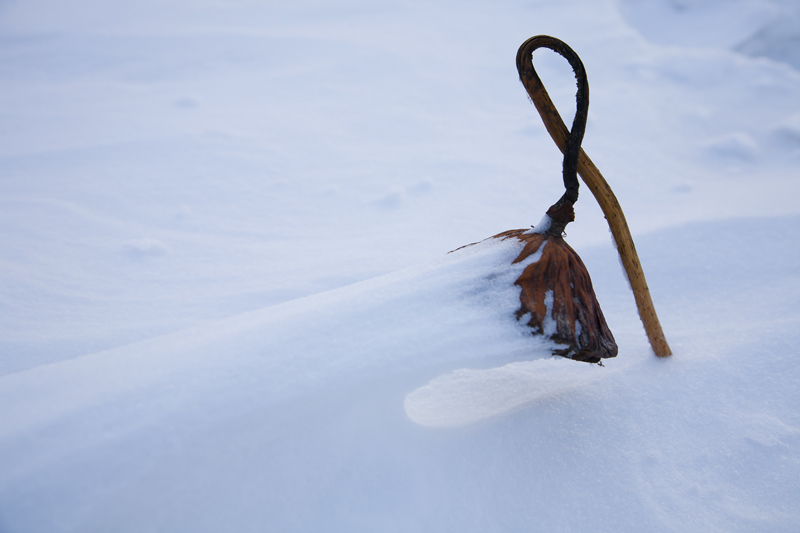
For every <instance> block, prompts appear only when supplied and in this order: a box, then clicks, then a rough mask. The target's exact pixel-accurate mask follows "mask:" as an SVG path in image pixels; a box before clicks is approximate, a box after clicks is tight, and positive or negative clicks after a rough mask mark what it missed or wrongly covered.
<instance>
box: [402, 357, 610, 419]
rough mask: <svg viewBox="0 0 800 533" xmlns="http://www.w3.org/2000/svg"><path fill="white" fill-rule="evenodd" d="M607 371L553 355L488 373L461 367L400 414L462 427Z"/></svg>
mask: <svg viewBox="0 0 800 533" xmlns="http://www.w3.org/2000/svg"><path fill="white" fill-rule="evenodd" d="M609 372H611V370H610V369H609V368H607V367H600V366H598V365H588V364H586V363H579V362H576V361H571V360H569V359H565V358H563V357H558V356H555V357H550V358H548V359H537V360H534V361H523V362H516V363H510V364H507V365H505V366H501V367H497V368H490V369H468V368H463V369H459V370H456V371H454V372H451V373H449V374H444V375H442V376H439V377H437V378H435V379H433V380H431V381H430V382H429V383H428V384H427V385H424V386H422V387H420V388H418V389H417V390H415V391H413V392H411V393H409V394H408V395H407V396H406V399H405V410H406V414H407V415H408V417H409V418H410V419H411V420H413V421H414V422H416V423H417V424H420V425H423V426H430V427H454V426H461V425H464V424H471V423H473V422H477V421H479V420H483V419H485V418H489V417H492V416H496V415H499V414H502V413H505V412H507V411H509V410H511V409H514V408H515V407H519V406H521V405H524V404H527V403H531V402H535V401H537V400H540V399H543V398H547V397H550V396H552V395H555V394H558V393H562V392H565V391H569V390H572V389H575V388H577V387H582V386H585V385H586V384H588V383H590V382H592V381H594V380H596V379H599V378H600V377H603V376H604V375H608V373H609Z"/></svg>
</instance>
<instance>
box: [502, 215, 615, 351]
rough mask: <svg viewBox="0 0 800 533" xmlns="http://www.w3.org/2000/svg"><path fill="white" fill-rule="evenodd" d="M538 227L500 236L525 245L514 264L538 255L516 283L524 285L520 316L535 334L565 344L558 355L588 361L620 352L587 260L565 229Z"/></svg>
mask: <svg viewBox="0 0 800 533" xmlns="http://www.w3.org/2000/svg"><path fill="white" fill-rule="evenodd" d="M537 229H538V228H534V229H532V230H522V229H517V230H510V231H505V232H503V233H500V234H499V235H495V238H500V239H518V240H519V241H521V242H523V243H524V244H525V246H524V247H523V249H522V252H520V254H519V256H518V257H517V258H516V259H515V260H514V261H513V262H514V263H520V262H522V261H525V260H526V259H529V258H531V257H532V256H534V258H533V262H531V264H529V265H528V266H527V267H525V270H523V271H522V274H521V275H520V277H519V278H518V279H517V281H516V282H515V283H516V285H518V286H519V287H520V289H521V292H520V295H519V299H520V308H519V310H517V312H516V318H517V320H520V321H522V322H524V323H525V324H526V325H527V326H528V327H530V328H531V329H532V330H533V333H534V334H537V335H542V336H544V337H545V338H549V339H551V340H553V341H554V342H555V343H556V344H558V345H559V346H560V347H559V348H556V349H555V350H554V352H553V353H555V354H556V355H561V356H564V357H568V358H570V359H575V360H577V361H585V362H587V363H599V362H600V360H601V359H606V358H609V357H616V355H617V344H616V342H615V341H614V335H613V334H612V333H611V330H610V329H609V328H608V324H606V319H605V317H604V316H603V311H602V310H601V309H600V304H599V303H598V301H597V296H595V294H594V289H593V288H592V279H591V277H590V276H589V272H588V271H587V270H586V266H584V264H583V261H581V258H580V257H579V256H578V254H577V253H576V252H575V250H573V249H572V247H571V246H570V245H569V244H567V242H566V241H565V240H564V239H563V237H562V236H561V235H560V234H559V235H554V234H552V233H548V232H547V231H546V230H545V231H537ZM537 255H538V258H537V257H535V256H537Z"/></svg>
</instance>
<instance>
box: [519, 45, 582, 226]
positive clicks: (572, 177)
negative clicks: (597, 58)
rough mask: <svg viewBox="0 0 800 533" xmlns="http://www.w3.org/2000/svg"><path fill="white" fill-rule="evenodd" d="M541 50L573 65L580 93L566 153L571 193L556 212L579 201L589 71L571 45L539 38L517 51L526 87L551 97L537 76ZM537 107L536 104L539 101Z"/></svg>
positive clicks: (564, 169)
mask: <svg viewBox="0 0 800 533" xmlns="http://www.w3.org/2000/svg"><path fill="white" fill-rule="evenodd" d="M537 48H548V49H550V50H552V51H554V52H556V53H557V54H559V55H561V56H562V57H564V58H565V59H566V60H567V61H569V64H570V66H571V67H572V71H573V72H574V73H575V80H576V81H577V85H578V91H577V93H576V95H575V100H576V104H577V105H576V108H575V118H574V119H573V121H572V129H570V132H569V138H568V139H567V146H566V150H564V163H563V166H562V173H563V176H564V187H565V188H566V189H567V190H566V192H565V193H564V196H562V197H561V199H560V200H559V201H558V202H557V204H556V205H554V206H553V207H554V208H555V207H556V206H558V205H559V204H564V203H569V204H570V205H572V204H574V203H575V202H576V201H577V200H578V157H579V155H580V152H581V142H583V134H584V132H585V131H586V117H587V115H588V113H589V83H588V81H587V80H586V69H585V68H584V67H583V62H582V61H581V58H580V57H578V54H576V53H575V51H574V50H573V49H572V48H570V47H569V45H567V44H566V43H565V42H564V41H562V40H560V39H556V38H555V37H550V36H548V35H537V36H536V37H531V38H530V39H528V40H527V41H525V42H524V43H522V46H520V47H519V50H518V51H517V71H518V72H519V79H520V81H522V83H523V84H524V85H525V86H528V84H531V85H533V86H535V87H537V89H538V90H539V91H541V92H542V93H544V94H545V95H547V90H545V88H544V84H542V80H541V79H540V78H539V75H538V74H537V73H536V69H534V68H533V59H532V58H533V52H534V50H536V49H537ZM548 99H549V96H548ZM534 104H536V102H535V101H534ZM537 108H538V106H537ZM551 209H552V208H551ZM548 214H549V213H548ZM565 222H569V221H565Z"/></svg>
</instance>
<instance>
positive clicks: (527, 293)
mask: <svg viewBox="0 0 800 533" xmlns="http://www.w3.org/2000/svg"><path fill="white" fill-rule="evenodd" d="M537 48H549V49H550V50H553V51H554V52H557V53H558V54H560V55H561V56H563V57H564V58H565V59H566V60H567V61H569V63H570V65H571V66H572V70H573V72H574V73H575V78H576V80H577V84H578V91H577V94H576V100H577V106H576V111H575V119H574V120H573V123H572V129H570V130H568V129H567V127H566V125H565V124H564V121H563V120H562V119H561V116H560V115H559V113H558V110H557V109H556V108H555V106H554V105H553V102H552V101H551V100H550V96H549V95H548V94H547V91H546V90H545V88H544V85H543V84H542V81H541V80H540V79H539V76H538V75H537V74H536V70H535V69H534V68H533V62H532V55H533V52H534V50H536V49H537ZM517 70H518V72H519V77H520V81H521V82H522V84H523V86H524V87H525V89H526V91H527V92H528V95H529V96H530V97H531V100H532V101H533V103H534V105H535V106H536V109H537V111H539V115H540V116H541V117H542V121H543V122H544V125H545V127H546V128H547V131H548V133H549V134H550V136H551V137H552V138H553V141H555V143H556V145H557V146H558V147H559V149H560V150H561V151H562V152H563V154H564V161H563V165H562V174H563V178H564V187H565V188H566V192H564V195H563V196H562V197H561V198H560V199H559V200H558V202H556V203H555V204H553V205H552V206H551V207H550V209H548V211H547V214H546V215H545V217H544V218H543V219H542V222H541V223H540V224H539V226H536V227H533V228H532V229H529V230H522V229H519V230H510V231H506V232H503V233H500V234H498V235H495V236H494V237H493V238H497V239H518V240H519V241H521V242H522V243H523V248H522V252H521V253H520V254H519V256H518V257H517V258H516V259H515V260H514V263H519V262H522V261H525V260H528V261H529V262H530V264H529V265H528V266H527V267H526V268H525V269H524V270H523V272H522V275H521V276H520V277H519V278H518V279H517V281H516V284H517V285H518V286H519V287H520V308H519V310H518V311H517V313H516V317H517V320H519V321H522V322H524V323H525V324H526V325H527V326H529V327H530V328H531V329H532V330H533V333H534V334H537V335H542V336H544V337H545V338H549V339H552V340H553V341H554V342H555V343H556V344H557V345H558V347H557V348H555V349H554V350H553V352H554V354H556V355H562V356H564V357H569V358H571V359H575V360H578V361H585V362H589V363H599V362H600V360H601V359H605V358H609V357H616V355H617V344H616V342H615V341H614V336H613V335H612V334H611V331H610V330H609V328H608V325H607V324H606V320H605V318H604V317H603V312H602V311H601V310H600V304H599V303H598V302H597V297H596V296H595V294H594V289H593V288H592V281H591V278H590V277H589V272H588V271H587V270H586V267H585V266H584V264H583V261H581V259H580V257H578V254H577V253H575V251H574V250H573V249H572V248H571V247H570V246H569V245H568V244H567V243H566V242H565V241H564V238H563V235H564V228H565V227H566V225H567V224H569V223H570V222H572V221H573V220H575V211H574V209H573V205H574V204H575V202H576V201H577V199H578V186H579V185H578V176H577V175H578V173H579V172H580V174H581V177H583V179H584V181H585V182H586V184H587V185H588V186H589V189H590V190H591V192H592V194H594V196H595V198H596V199H597V201H598V203H599V204H600V208H601V209H602V210H603V214H604V215H605V217H606V219H607V220H608V223H609V227H610V229H611V234H612V235H613V237H614V241H615V243H616V246H617V250H618V251H619V254H620V259H621V260H622V264H623V266H624V268H625V274H626V276H627V277H628V281H629V283H630V285H631V289H632V290H633V295H634V298H635V300H636V305H637V308H638V311H639V317H640V318H641V319H642V323H643V324H644V328H645V332H646V333H647V337H648V339H649V341H650V345H651V347H652V348H653V351H654V352H655V354H656V355H658V356H660V357H665V356H668V355H670V354H671V353H672V352H671V351H670V348H669V345H668V344H667V340H666V338H665V337H664V333H663V331H662V330H661V325H660V323H659V321H658V317H657V316H656V312H655V308H654V307H653V302H652V300H651V298H650V290H649V288H648V286H647V281H646V280H645V277H644V272H643V271H642V267H641V264H640V262H639V257H638V255H637V253H636V248H635V246H634V244H633V239H632V238H631V235H630V230H629V229H628V224H627V222H626V221H625V215H624V214H623V213H622V208H621V207H620V206H619V202H618V201H617V198H616V196H615V195H614V193H613V192H612V191H611V187H609V185H608V183H607V182H606V181H605V178H603V176H602V174H600V171H599V170H598V169H597V167H596V166H594V163H592V161H591V160H590V159H589V157H588V156H587V155H586V153H585V152H584V151H583V150H581V142H582V141H583V133H584V130H585V128H586V116H587V113H588V110H589V84H588V82H587V81H586V71H585V69H584V67H583V62H581V60H580V58H579V57H578V54H576V53H575V51H573V50H572V48H570V47H569V46H568V45H567V44H566V43H564V42H563V41H561V40H559V39H556V38H554V37H550V36H547V35H537V36H536V37H531V38H530V39H528V40H527V41H525V42H524V43H522V46H520V48H519V51H518V52H517Z"/></svg>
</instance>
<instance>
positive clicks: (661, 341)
mask: <svg viewBox="0 0 800 533" xmlns="http://www.w3.org/2000/svg"><path fill="white" fill-rule="evenodd" d="M551 44H552V45H553V46H556V47H558V48H554V47H553V46H550V45H551ZM540 47H547V48H550V49H551V50H554V51H556V52H558V53H559V54H561V55H562V56H564V57H566V58H567V59H568V60H569V57H567V56H566V55H565V54H564V53H562V52H561V50H569V51H570V52H572V53H573V54H574V53H575V52H574V51H572V49H571V48H569V47H568V46H567V45H566V44H565V43H563V42H562V41H560V40H559V39H556V38H554V37H549V36H545V35H540V36H536V37H531V38H530V39H528V40H527V41H525V42H524V43H522V46H520V48H519V51H518V52H517V70H518V71H519V77H520V80H521V81H522V84H523V85H524V86H525V90H526V91H527V92H528V95H529V96H530V97H531V100H533V104H534V105H535V106H536V109H537V111H539V115H540V116H541V117H542V121H543V122H544V125H545V127H546V128H547V131H548V133H550V136H551V137H552V138H553V141H555V143H556V145H557V146H558V148H559V149H560V150H561V152H562V153H567V151H568V149H569V145H568V143H569V141H570V137H571V136H570V131H569V130H568V129H567V126H566V125H565V124H564V120H563V119H562V118H561V115H560V114H559V113H558V110H557V109H556V107H555V105H554V104H553V101H552V100H551V99H550V96H549V95H548V94H547V91H546V90H545V88H544V85H543V84H542V81H541V80H540V79H539V76H538V75H537V74H536V71H535V70H534V68H533V60H532V56H533V51H534V50H535V49H536V48H540ZM567 53H568V52H567ZM576 57H577V55H576ZM570 64H572V66H573V70H575V71H576V77H577V78H578V83H579V86H580V78H579V75H578V71H577V69H575V65H574V64H573V62H572V61H571V60H570ZM581 70H583V65H582V64H581ZM585 77H586V74H585V72H584V73H583V78H584V80H585ZM579 93H580V91H579ZM587 94H588V91H587ZM587 105H588V103H587ZM576 118H577V113H576ZM573 127H574V126H573ZM565 164H566V163H565ZM577 172H578V174H580V176H581V177H582V178H583V181H584V183H585V184H586V185H587V186H588V187H589V190H591V191H592V194H593V195H594V197H595V198H596V199H597V203H598V204H600V208H601V209H602V210H603V214H604V215H605V217H606V220H608V225H609V227H610V228H611V234H612V235H613V236H614V242H615V243H616V245H617V251H618V252H619V256H620V259H621V260H622V264H623V266H624V268H625V273H626V275H627V277H628V282H629V283H630V286H631V290H632V291H633V297H634V299H635V300H636V307H637V308H638V310H639V317H640V318H641V320H642V324H643V325H644V329H645V332H646V333H647V338H648V340H649V341H650V346H652V348H653V351H654V352H655V354H656V355H657V356H659V357H666V356H668V355H672V351H671V350H670V348H669V344H667V339H666V337H665V336H664V331H663V330H662V329H661V323H660V322H659V320H658V315H656V310H655V307H654V306H653V300H652V299H651V297H650V289H649V287H648V286H647V280H646V279H645V277H644V271H643V270H642V265H641V263H640V261H639V255H638V254H637V253H636V247H635V246H634V244H633V238H632V237H631V232H630V229H629V228H628V222H627V221H626V220H625V214H624V213H623V212H622V208H621V207H620V205H619V201H617V197H616V196H615V195H614V192H613V191H612V190H611V187H610V186H609V185H608V182H606V180H605V178H603V175H602V174H601V173H600V171H599V170H598V169H597V167H596V166H595V165H594V163H593V162H592V160H591V159H589V156H588V155H586V152H584V151H583V149H580V150H579V155H578V158H577Z"/></svg>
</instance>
